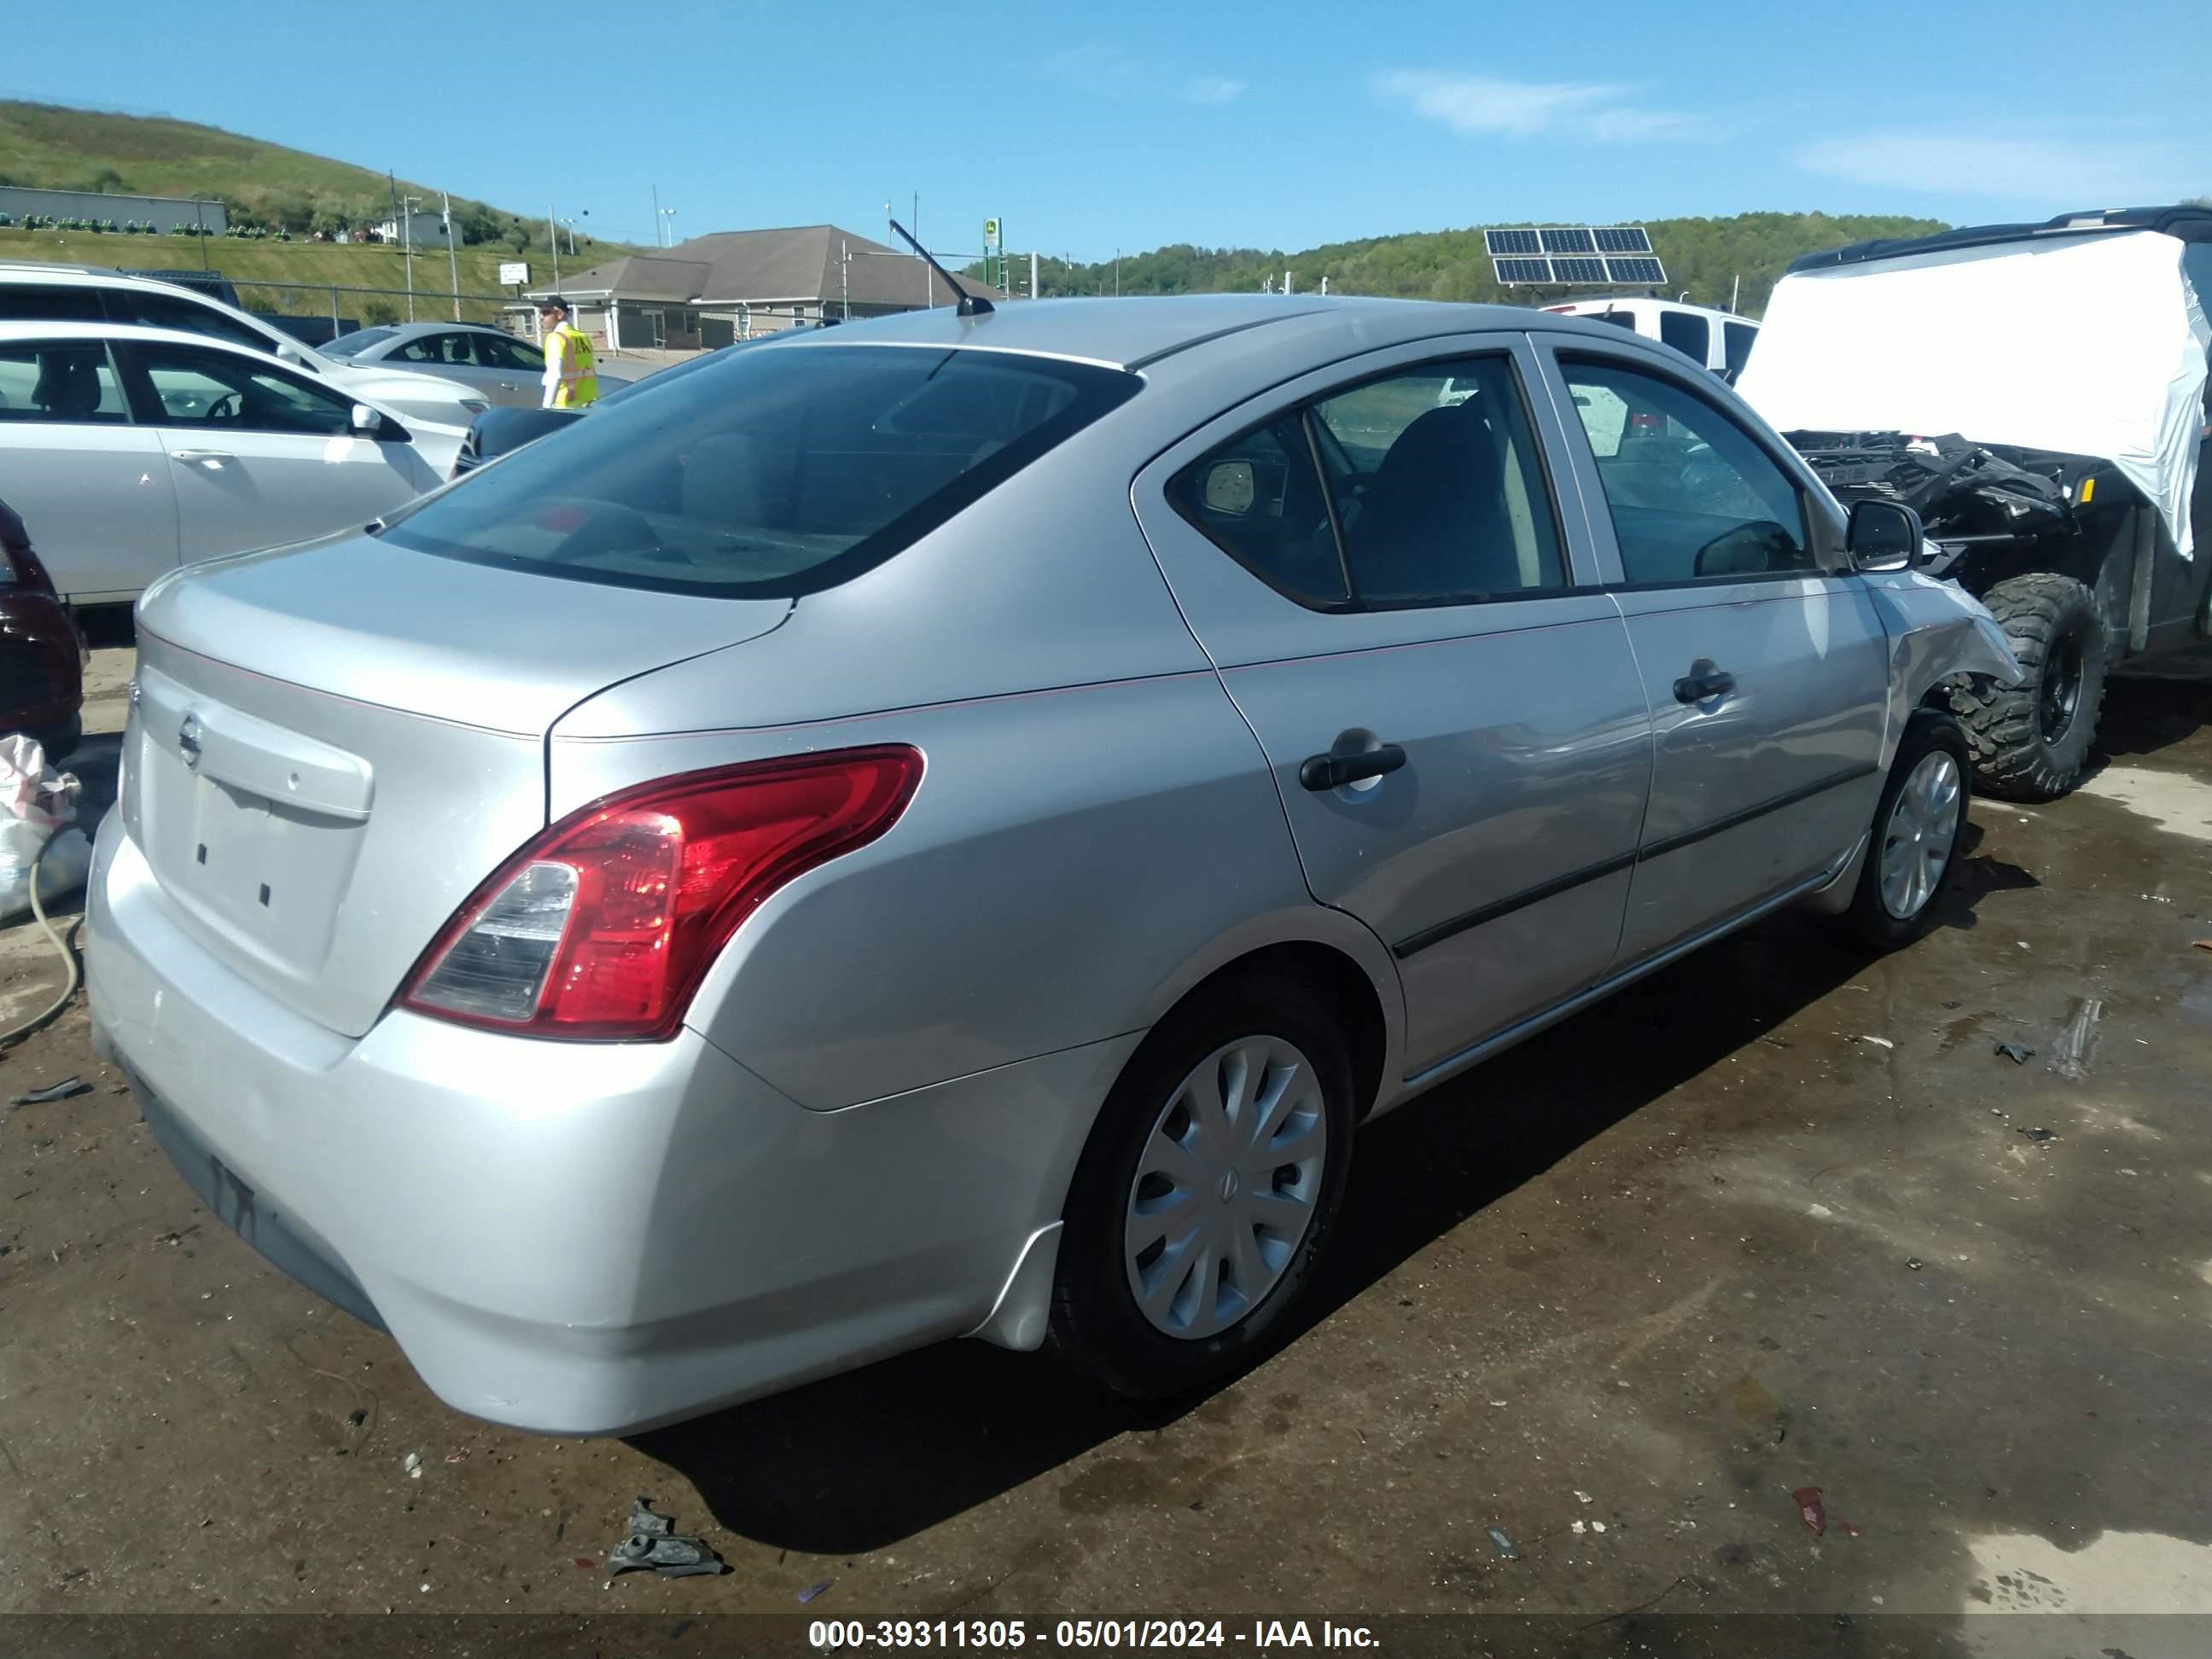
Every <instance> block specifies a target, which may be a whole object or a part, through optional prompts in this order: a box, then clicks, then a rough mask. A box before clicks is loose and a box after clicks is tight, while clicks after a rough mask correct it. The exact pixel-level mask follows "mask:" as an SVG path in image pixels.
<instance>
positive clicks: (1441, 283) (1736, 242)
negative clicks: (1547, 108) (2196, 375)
mask: <svg viewBox="0 0 2212 1659" xmlns="http://www.w3.org/2000/svg"><path fill="white" fill-rule="evenodd" d="M1646 224H1647V228H1649V229H1650V233H1651V242H1652V246H1653V247H1654V248H1656V250H1657V252H1658V254H1659V257H1660V258H1661V260H1662V261H1663V262H1664V264H1665V265H1666V268H1667V276H1668V282H1667V289H1666V291H1667V294H1668V296H1669V297H1670V298H1671V297H1673V296H1674V295H1680V294H1681V293H1682V292H1683V291H1684V290H1687V291H1688V294H1689V296H1690V299H1691V301H1692V303H1695V304H1698V305H1707V306H1725V305H1727V304H1728V303H1729V295H1730V293H1731V290H1732V289H1733V288H1734V286H1735V282H1736V279H1737V278H1738V277H1741V279H1742V288H1741V296H1740V298H1739V299H1738V300H1737V308H1738V309H1739V310H1740V311H1741V312H1743V313H1745V314H1746V315H1747V316H1754V317H1755V316H1757V315H1759V313H1761V312H1762V311H1763V310H1764V309H1765V305H1766V296H1767V295H1768V293H1769V292H1770V291H1771V289H1773V287H1774V283H1775V281H1776V279H1777V278H1778V277H1779V276H1781V275H1782V272H1783V270H1784V267H1786V266H1787V265H1788V264H1789V263H1790V261H1791V260H1792V259H1795V258H1797V257H1798V256H1799V255H1800V254H1804V253H1812V252H1818V251H1819V250H1820V249H1822V248H1830V247H1838V246H1842V245H1843V244H1844V243H1845V242H1857V241H1862V240H1865V239H1867V238H1869V237H1875V236H1924V235H1927V234H1930V233H1932V232H1935V231H1938V230H1942V229H1944V228H1946V227H1945V226H1944V225H1943V224H1942V222H1939V221H1937V220H1934V219H1909V218H1904V217H1891V216H1871V215H1843V216H1833V215H1830V214H1826V213H1741V214H1737V215H1735V216H1733V217H1731V218H1725V219H1654V220H1650V221H1647V222H1646ZM1015 264H1016V270H1015V271H1014V276H1015V277H1016V278H1017V281H1016V284H1015V286H1016V290H1017V291H1018V292H1022V293H1026V292H1027V291H1028V289H1027V284H1028V281H1029V270H1028V268H1027V265H1026V264H1025V263H1024V262H1022V261H1020V260H1017V261H1016V262H1015ZM972 270H974V268H973V267H971V271H972ZM1286 270H1287V271H1289V272H1291V279H1292V283H1293V285H1294V287H1295V288H1296V289H1297V290H1298V291H1300V292H1306V293H1310V292H1312V291H1314V290H1316V289H1319V288H1320V287H1321V285H1322V278H1323V277H1324V276H1326V277H1327V278H1328V289H1329V292H1330V293H1332V294H1369V295H1389V296H1393V297H1396V298H1401V299H1413V300H1459V301H1487V302H1504V303H1506V304H1520V305H1533V304H1539V303H1545V304H1548V303H1552V302H1553V301H1557V300H1559V298H1561V297H1563V295H1562V294H1561V292H1560V290H1559V289H1546V290H1544V291H1543V293H1542V295H1541V298H1540V297H1539V296H1538V295H1535V294H1534V293H1533V292H1532V291H1531V290H1529V289H1501V288H1500V287H1498V284H1497V283H1496V282H1495V281H1494V280H1493V278H1492V274H1491V266H1490V258H1489V255H1488V254H1487V253H1486V252H1484V249H1483V242H1482V232H1481V231H1480V229H1469V230H1439V231H1421V232H1415V233H1413V234H1407V235H1403V236H1378V237H1370V238H1367V239H1365V240H1360V241H1353V242H1331V243H1328V244H1327V245H1325V246H1321V247H1316V248H1310V249H1308V250H1307V251H1305V252H1303V253H1285V252H1282V251H1281V250H1279V249H1274V250H1261V249H1259V248H1206V247H1194V246H1190V245H1189V244H1188V243H1179V244H1177V245H1176V246H1170V247H1163V248H1155V249H1153V250H1152V252H1147V253H1138V254H1131V255H1128V256H1126V257H1124V258H1122V259H1121V262H1120V273H1119V280H1120V291H1121V293H1123V294H1207V293H1222V292H1229V291H1235V290H1240V289H1242V290H1251V289H1258V288H1260V287H1261V284H1262V283H1265V282H1266V281H1267V279H1268V278H1270V277H1273V279H1274V281H1275V282H1276V283H1277V284H1278V285H1279V284H1280V283H1281V282H1282V279H1283V273H1284V272H1285V271H1286ZM1037 276H1038V288H1039V290H1040V293H1041V294H1042V295H1044V296H1045V297H1050V296H1053V295H1082V294H1111V293H1114V292H1115V262H1114V261H1112V260H1105V261H1102V262H1100V263H1098V264H1070V263H1068V262H1067V261H1065V260H1060V259H1043V260H1040V261H1039V262H1038V269H1037ZM1589 291H1591V292H1602V291H1603V290H1589Z"/></svg>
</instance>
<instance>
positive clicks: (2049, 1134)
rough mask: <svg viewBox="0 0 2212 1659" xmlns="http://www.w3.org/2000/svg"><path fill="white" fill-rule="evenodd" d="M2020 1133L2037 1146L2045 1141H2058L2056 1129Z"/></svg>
mask: <svg viewBox="0 0 2212 1659" xmlns="http://www.w3.org/2000/svg"><path fill="white" fill-rule="evenodd" d="M2020 1133H2021V1134H2023V1135H2026V1136H2027V1138H2028V1139H2030V1140H2032V1141H2033V1142H2035V1144H2036V1145H2037V1146H2041V1145H2042V1144H2043V1143H2044V1142H2045V1141H2046V1140H2056V1139H2058V1132H2057V1130H2056V1129H2022V1130H2021V1131H2020Z"/></svg>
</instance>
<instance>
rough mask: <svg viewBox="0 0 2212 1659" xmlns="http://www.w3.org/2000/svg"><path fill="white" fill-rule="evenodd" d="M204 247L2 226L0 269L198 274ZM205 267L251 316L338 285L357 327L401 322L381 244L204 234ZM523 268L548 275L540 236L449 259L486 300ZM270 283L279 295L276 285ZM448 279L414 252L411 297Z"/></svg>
mask: <svg viewBox="0 0 2212 1659" xmlns="http://www.w3.org/2000/svg"><path fill="white" fill-rule="evenodd" d="M202 246H203V245H202V242H201V241H200V240H199V239H197V238H195V237H191V236H123V235H118V234H114V233H112V232H111V233H109V234H105V235H95V234H93V233H91V232H89V231H82V230H10V229H4V228H0V261H5V260H15V259H32V260H37V261H40V262H41V263H47V264H77V265H113V266H115V267H117V268H118V269H119V270H199V269H201V265H200V253H201V251H202ZM204 246H205V251H206V253H207V269H209V270H213V271H214V272H216V274H217V275H218V276H227V277H228V278H229V279H230V281H231V282H232V283H234V284H235V285H236V286H237V289H238V297H239V301H240V303H241V304H243V305H244V306H245V307H246V309H247V310H249V311H272V312H276V311H282V312H291V313H295V314H304V315H312V316H322V317H327V316H328V315H330V313H331V301H332V296H331V292H330V289H331V287H333V286H334V287H336V288H337V289H338V293H337V296H336V299H337V310H338V313H339V314H340V315H341V316H344V317H350V318H353V319H356V320H357V321H360V322H362V323H392V322H401V321H404V320H405V319H406V316H407V301H406V299H405V298H404V291H405V289H406V288H407V267H406V262H405V258H404V255H403V254H402V252H401V251H400V250H399V249H398V248H396V247H393V246H390V245H388V244H386V245H377V246H372V245H369V244H366V243H363V244H358V245H350V246H339V245H337V244H336V243H333V242H275V241H263V242H242V241H233V240H229V239H228V238H224V237H219V236H210V237H209V238H207V239H206V240H205V244H204ZM513 258H521V259H524V260H526V261H527V262H528V264H529V265H530V273H531V276H532V280H533V281H536V282H546V281H550V278H551V276H552V274H553V273H552V267H551V265H550V264H549V263H548V261H547V259H546V257H545V245H544V239H543V238H540V239H539V241H538V246H537V247H536V248H534V249H532V251H531V252H528V253H526V254H520V255H518V254H516V253H515V252H514V251H513V249H512V248H510V247H508V246H507V245H506V244H505V243H497V244H494V245H491V246H477V247H466V248H461V249H459V250H458V251H457V252H456V255H455V258H454V264H457V265H458V266H459V274H460V291H461V292H462V293H464V294H471V295H498V294H502V293H511V292H512V291H513V290H511V289H501V288H500V286H499V264H500V261H501V260H502V259H513ZM561 262H562V269H563V270H580V269H581V268H582V267H583V266H584V265H586V264H589V263H590V258H589V256H588V255H587V254H586V252H585V249H584V246H583V239H582V238H581V237H579V238H578V239H577V242H576V263H575V264H573V265H571V264H569V263H568V244H567V240H566V239H565V238H564V239H563V240H562V254H561ZM278 283H284V284H289V285H290V286H287V287H277V286H275V285H276V284H278ZM450 283H451V276H450V273H449V271H448V269H447V262H446V250H445V249H443V248H427V249H423V248H418V249H417V250H416V252H415V287H416V290H417V292H419V293H425V294H427V293H429V292H431V291H433V290H435V291H437V292H439V293H441V294H442V293H447V292H450V291H451V290H450ZM346 289H379V290H382V291H380V292H379V293H376V294H349V293H347V292H345V290H346ZM499 312H500V304H499V302H498V301H494V300H490V299H489V298H487V299H484V300H465V301H462V303H461V316H462V318H463V319H464V320H465V321H468V322H476V323H489V322H493V321H495V320H497V319H498V315H499ZM452 315H453V301H450V300H431V299H425V300H420V301H416V316H418V317H419V318H421V319H422V320H423V321H425V322H428V321H432V320H434V319H437V318H441V317H450V316H452Z"/></svg>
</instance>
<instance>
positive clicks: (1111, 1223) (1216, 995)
mask: <svg viewBox="0 0 2212 1659" xmlns="http://www.w3.org/2000/svg"><path fill="white" fill-rule="evenodd" d="M1246 1037H1274V1038H1279V1039H1281V1040H1283V1041H1285V1042H1289V1043H1290V1044H1291V1045H1292V1046H1293V1047H1295V1048H1297V1049H1298V1050H1299V1051H1300V1052H1301V1053H1302V1054H1304V1056H1305V1057H1306V1058H1307V1060H1309V1061H1310V1062H1311V1064H1312V1066H1313V1073H1314V1078H1315V1080H1316V1083H1317V1084H1318V1085H1319V1087H1320V1091H1321V1097H1322V1109H1321V1112H1320V1114H1319V1115H1320V1116H1321V1117H1322V1127H1323V1128H1324V1129H1325V1131H1326V1137H1327V1146H1326V1152H1325V1154H1324V1155H1323V1157H1322V1164H1321V1169H1320V1172H1319V1175H1318V1178H1317V1182H1316V1188H1315V1191H1314V1194H1313V1197H1312V1200H1311V1206H1310V1216H1311V1218H1310V1221H1309V1222H1308V1224H1307V1225H1306V1229H1305V1231H1304V1236H1303V1237H1301V1238H1300V1239H1298V1241H1297V1244H1296V1246H1295V1247H1294V1249H1292V1252H1291V1255H1290V1256H1289V1257H1288V1258H1287V1260H1286V1261H1285V1265H1283V1266H1282V1267H1281V1268H1280V1270H1279V1277H1278V1278H1277V1279H1275V1281H1274V1282H1273V1285H1272V1286H1271V1287H1270V1288H1268V1289H1267V1291H1266V1292H1265V1293H1264V1294H1263V1295H1262V1296H1261V1298H1260V1299H1259V1301H1258V1303H1257V1305H1256V1306H1255V1307H1253V1308H1252V1309H1250V1310H1249V1311H1247V1312H1245V1313H1243V1315H1242V1316H1241V1317H1239V1318H1238V1319H1237V1322H1235V1323H1233V1324H1231V1325H1230V1326H1228V1327H1227V1328H1225V1329H1224V1330H1222V1331H1220V1332H1218V1334H1212V1335H1207V1336H1203V1337H1180V1336H1175V1335H1170V1334H1167V1333H1165V1332H1164V1331H1163V1330H1161V1329H1159V1328H1157V1327H1156V1326H1155V1325H1154V1324H1153V1323H1152V1322H1151V1321H1150V1320H1149V1319H1147V1318H1146V1316H1145V1314H1144V1313H1143V1312H1142V1310H1140V1309H1139V1306H1138V1303H1137V1297H1136V1293H1135V1292H1134V1291H1133V1290H1132V1288H1131V1286H1130V1273H1131V1267H1130V1265H1129V1260H1128V1256H1127V1252H1126V1251H1125V1249H1124V1231H1123V1230H1124V1226H1125V1224H1126V1221H1127V1212H1128V1208H1129V1205H1130V1202H1131V1199H1132V1196H1133V1190H1134V1188H1135V1184H1136V1182H1137V1179H1138V1174H1139V1161H1140V1159H1141V1158H1143V1157H1144V1155H1145V1152H1146V1146H1147V1143H1148V1142H1150V1140H1151V1139H1152V1133H1153V1130H1154V1128H1155V1127H1156V1126H1157V1125H1158V1123H1159V1121H1160V1120H1161V1116H1162V1114H1163V1113H1164V1112H1165V1111H1167V1110H1168V1109H1169V1108H1170V1104H1171V1103H1172V1102H1173V1101H1174V1099H1175V1098H1176V1095H1177V1092H1178V1091H1180V1089H1181V1088H1182V1084H1183V1083H1184V1081H1185V1079H1188V1078H1189V1077H1190V1076H1191V1074H1192V1073H1193V1072H1194V1070H1195V1069H1196V1068H1197V1067H1199V1066H1200V1065H1201V1064H1202V1063H1204V1062H1205V1061H1206V1059H1207V1058H1208V1057H1209V1056H1211V1055H1212V1054H1215V1053H1216V1051H1217V1050H1218V1049H1220V1048H1223V1047H1224V1046H1225V1045H1227V1044H1231V1043H1234V1042H1238V1041H1240V1040H1242V1039H1243V1038H1246ZM1352 1079H1353V1073H1352V1060H1351V1057H1350V1053H1349V1050H1348V1048H1347V1046H1346V1041H1345V1037H1344V1034H1343V1031H1342V1029H1341V1027H1340V1024H1339V1023H1338V1021H1337V1019H1336V1018H1335V1016H1334V1015H1333V1014H1332V1013H1331V1012H1330V1011H1329V1008H1328V1005H1327V1004H1326V1003H1325V1002H1324V1001H1323V1000H1322V998H1321V997H1320V996H1318V995H1317V994H1316V993H1315V992H1314V991H1313V990H1312V989H1310V987H1307V986H1306V985H1304V984H1303V983H1302V982H1300V981H1297V980H1295V979H1291V978H1288V977H1285V976H1280V975H1253V976H1251V977H1247V978H1237V979H1230V980H1225V981H1222V982H1221V983H1219V984H1218V985H1214V986H1211V987H1205V988H1203V989H1201V990H1200V992H1198V993H1197V994H1195V995H1194V997H1193V998H1192V999H1191V1000H1189V1001H1188V1002H1187V1003H1185V1004H1184V1005H1183V1006H1182V1007H1180V1008H1178V1009H1177V1010H1176V1012H1174V1013H1173V1014H1171V1015H1170V1016H1169V1018H1167V1019H1165V1020H1164V1021H1163V1022H1161V1024H1159V1025H1158V1026H1157V1027H1156V1028H1154V1030H1153V1031H1152V1034H1151V1036H1148V1037H1147V1038H1146V1040H1145V1042H1144V1045H1143V1046H1142V1047H1141V1048H1139V1049H1138V1051H1137V1053H1136V1054H1134V1055H1133V1057H1132V1058H1131V1059H1130V1061H1129V1064H1128V1066H1127V1068H1126V1069H1125V1070H1124V1071H1123V1072H1122V1073H1121V1079H1119V1080H1118V1081H1117V1082H1116V1083H1115V1085H1114V1089H1113V1092H1112V1093H1111V1094H1109V1096H1108V1097H1107V1099H1106V1103H1105V1105H1104V1106H1103V1108H1102V1109H1100V1112H1099V1115H1098V1121H1097V1123H1096V1124H1095V1125H1094V1126H1093V1127H1092V1128H1091V1139H1090V1140H1089V1142H1088V1143H1087V1144H1086V1145H1085V1147H1084V1150H1083V1157H1082V1158H1081V1159H1080V1160H1079V1163H1078V1164H1077V1165H1076V1170H1075V1177H1074V1180H1073V1182H1072V1183H1071V1184H1070V1187H1069V1191H1068V1198H1067V1205H1066V1210H1065V1211H1064V1212H1063V1215H1064V1219H1065V1221H1066V1227H1065V1230H1064V1231H1063V1233H1062V1235H1061V1238H1060V1257H1059V1263H1058V1267H1057V1268H1056V1270H1055V1274H1054V1285H1053V1308H1052V1322H1051V1327H1050V1333H1049V1336H1048V1346H1050V1347H1051V1349H1052V1350H1053V1352H1054V1354H1055V1355H1056V1356H1057V1357H1058V1358H1060V1360H1061V1361H1062V1362H1063V1363H1064V1364H1068V1365H1070V1366H1072V1367H1073V1369H1075V1370H1078V1371H1079V1372H1081V1373H1082V1374H1084V1375H1085V1376H1088V1377H1090V1378H1091V1379H1092V1380H1093V1381H1095V1382H1097V1383H1101V1384H1103V1386H1105V1387H1106V1388H1108V1389H1111V1390H1113V1391H1114V1392H1115V1393H1116V1394H1121V1395H1127V1396H1129V1397H1131V1398H1133V1399H1170V1398H1174V1397H1176V1396H1179V1395H1192V1394H1198V1393H1202V1392H1205V1391H1207V1390H1210V1389H1216V1388H1218V1387H1220V1386H1221V1385H1222V1384H1224V1383H1227V1382H1228V1381H1230V1380H1231V1378H1232V1377H1234V1376H1237V1375H1238V1374H1239V1373H1240V1372H1242V1371H1243V1370H1246V1369H1247V1368H1248V1367H1249V1366H1251V1365H1253V1364H1256V1363H1258V1361H1259V1360H1261V1358H1265V1357H1266V1355H1267V1353H1269V1352H1271V1351H1272V1350H1273V1347H1274V1346H1275V1345H1276V1344H1277V1343H1279V1342H1280V1341H1281V1340H1284V1339H1285V1338H1286V1337H1287V1336H1288V1335H1289V1334H1290V1332H1291V1328H1292V1323H1291V1322H1293V1321H1294V1320H1295V1319H1296V1317H1297V1311H1298V1308H1299V1305H1300V1304H1301V1303H1303V1302H1304V1299H1305V1293H1306V1291H1307V1289H1308V1287H1309V1285H1310V1282H1311V1280H1312V1277H1313V1273H1314V1268H1315V1264H1316V1262H1317V1261H1319V1260H1320V1259H1321V1255H1322V1250H1323V1249H1326V1248H1327V1245H1328V1239H1329V1237H1330V1235H1331V1233H1332V1231H1334V1225H1335V1221H1336V1215H1337V1211H1338V1209H1339V1208H1340V1206H1341V1205H1342V1203H1343V1199H1344V1183H1345V1177H1346V1171H1347V1170H1349V1169H1350V1167H1351V1162H1352V1156H1351V1155H1352V1092H1353V1081H1352Z"/></svg>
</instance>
